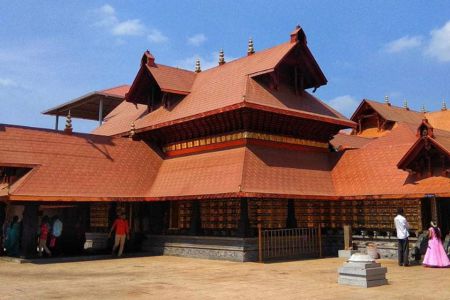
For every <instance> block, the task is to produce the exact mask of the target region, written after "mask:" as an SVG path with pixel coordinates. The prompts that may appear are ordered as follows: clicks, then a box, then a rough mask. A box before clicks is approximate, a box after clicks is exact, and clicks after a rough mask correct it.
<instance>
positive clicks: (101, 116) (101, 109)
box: [98, 98, 103, 126]
mask: <svg viewBox="0 0 450 300" xmlns="http://www.w3.org/2000/svg"><path fill="white" fill-rule="evenodd" d="M102 122H103V98H101V99H100V103H99V105H98V125H99V126H102Z"/></svg>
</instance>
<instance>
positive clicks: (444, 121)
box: [425, 110, 450, 131]
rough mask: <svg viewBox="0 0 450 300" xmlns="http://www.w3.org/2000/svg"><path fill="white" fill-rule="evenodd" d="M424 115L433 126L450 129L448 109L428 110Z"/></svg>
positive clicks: (449, 111) (449, 112)
mask: <svg viewBox="0 0 450 300" xmlns="http://www.w3.org/2000/svg"><path fill="white" fill-rule="evenodd" d="M425 116H426V118H427V119H428V122H429V123H430V124H431V126H433V127H434V128H437V129H442V130H447V131H450V110H444V111H435V112H428V113H426V114H425Z"/></svg>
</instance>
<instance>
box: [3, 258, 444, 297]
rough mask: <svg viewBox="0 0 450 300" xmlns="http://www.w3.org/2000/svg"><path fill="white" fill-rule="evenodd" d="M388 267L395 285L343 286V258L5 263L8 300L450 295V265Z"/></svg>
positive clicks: (384, 262)
mask: <svg viewBox="0 0 450 300" xmlns="http://www.w3.org/2000/svg"><path fill="white" fill-rule="evenodd" d="M379 262H381V264H382V265H383V266H386V267H387V268H388V276H387V277H388V280H389V285H386V286H381V287H375V288H369V289H364V288H358V287H350V286H341V285H338V284H337V268H338V267H339V266H340V265H341V264H342V263H343V260H342V259H338V258H327V259H317V260H304V261H295V262H283V263H272V264H258V263H234V262H224V261H211V260H203V259H192V258H180V257H170V256H158V257H144V258H123V259H111V260H97V261H88V262H74V263H73V262H72V263H51V264H32V263H28V264H17V263H13V262H5V261H0V299H2V300H3V299H119V298H121V299H129V298H133V299H334V300H336V299H384V300H388V299H450V269H428V268H424V267H422V266H412V267H408V268H401V267H399V266H397V264H396V262H395V261H392V260H380V261H379Z"/></svg>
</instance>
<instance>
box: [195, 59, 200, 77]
mask: <svg viewBox="0 0 450 300" xmlns="http://www.w3.org/2000/svg"><path fill="white" fill-rule="evenodd" d="M201 71H202V69H201V68H200V59H199V58H197V60H196V61H195V73H200V72H201Z"/></svg>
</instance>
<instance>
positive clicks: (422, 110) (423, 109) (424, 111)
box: [420, 105, 427, 113]
mask: <svg viewBox="0 0 450 300" xmlns="http://www.w3.org/2000/svg"><path fill="white" fill-rule="evenodd" d="M420 112H423V113H426V112H427V111H426V109H425V105H422V107H421V108H420Z"/></svg>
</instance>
